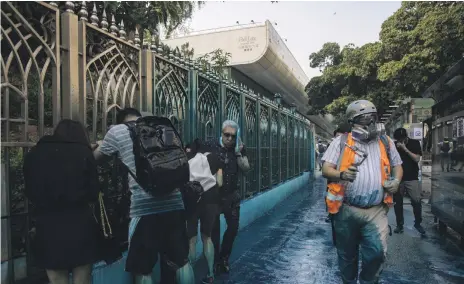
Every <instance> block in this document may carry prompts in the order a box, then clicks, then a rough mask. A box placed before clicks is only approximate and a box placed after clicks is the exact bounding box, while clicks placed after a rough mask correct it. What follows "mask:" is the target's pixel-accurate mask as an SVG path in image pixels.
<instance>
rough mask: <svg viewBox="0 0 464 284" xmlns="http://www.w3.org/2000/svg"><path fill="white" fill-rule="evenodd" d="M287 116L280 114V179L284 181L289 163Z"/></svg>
mask: <svg viewBox="0 0 464 284" xmlns="http://www.w3.org/2000/svg"><path fill="white" fill-rule="evenodd" d="M287 138H288V137H287V116H286V115H285V114H281V115H280V165H281V166H280V172H281V174H280V181H284V180H286V179H287V176H288V163H287V154H288V151H287V147H288V139H287Z"/></svg>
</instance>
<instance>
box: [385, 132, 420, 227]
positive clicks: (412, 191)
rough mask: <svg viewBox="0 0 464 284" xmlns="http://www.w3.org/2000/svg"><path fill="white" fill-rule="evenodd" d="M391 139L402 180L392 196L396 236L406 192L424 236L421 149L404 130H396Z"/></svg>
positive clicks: (402, 219) (400, 222)
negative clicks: (396, 154)
mask: <svg viewBox="0 0 464 284" xmlns="http://www.w3.org/2000/svg"><path fill="white" fill-rule="evenodd" d="M393 138H394V139H395V140H396V148H397V149H398V152H399V154H400V156H401V160H402V161H403V169H404V174H403V179H402V181H401V184H400V190H399V191H398V192H397V193H395V194H394V195H393V200H394V202H395V215H396V229H395V230H394V232H395V233H396V234H399V233H402V232H403V225H404V216H403V194H404V191H407V193H408V195H409V197H410V198H411V205H412V208H413V211H414V218H415V224H414V228H416V230H417V231H419V233H421V234H422V235H424V234H425V230H424V228H423V227H422V226H421V222H422V203H421V187H420V183H419V161H420V158H421V156H422V149H421V146H420V143H419V141H417V140H414V139H409V138H408V133H407V131H406V129H404V128H398V129H396V130H395V132H394V133H393Z"/></svg>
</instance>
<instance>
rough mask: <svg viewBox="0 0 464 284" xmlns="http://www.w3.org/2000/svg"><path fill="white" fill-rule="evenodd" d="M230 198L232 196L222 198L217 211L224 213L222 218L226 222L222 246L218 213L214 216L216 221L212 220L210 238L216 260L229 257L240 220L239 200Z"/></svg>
mask: <svg viewBox="0 0 464 284" xmlns="http://www.w3.org/2000/svg"><path fill="white" fill-rule="evenodd" d="M231 199H232V198H226V199H222V200H221V204H220V208H219V212H220V213H223V214H224V218H225V219H226V224H227V229H226V231H225V233H224V237H223V239H222V246H221V245H220V243H221V242H220V240H221V239H220V237H221V222H220V219H219V216H220V215H217V217H216V221H215V222H214V226H213V231H212V234H211V240H212V241H213V244H214V251H215V252H214V256H215V258H216V262H217V261H218V260H219V259H226V260H228V259H229V256H230V254H231V252H232V247H233V245H234V241H235V238H236V237H237V233H238V227H239V222H240V200H233V199H232V200H231Z"/></svg>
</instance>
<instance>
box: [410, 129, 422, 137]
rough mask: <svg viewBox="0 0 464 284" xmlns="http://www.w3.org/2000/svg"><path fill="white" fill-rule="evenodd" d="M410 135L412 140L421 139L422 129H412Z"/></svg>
mask: <svg viewBox="0 0 464 284" xmlns="http://www.w3.org/2000/svg"><path fill="white" fill-rule="evenodd" d="M411 134H412V135H411V136H412V138H413V139H422V128H413V129H412V131H411Z"/></svg>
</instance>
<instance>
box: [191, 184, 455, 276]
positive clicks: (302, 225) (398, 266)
mask: <svg viewBox="0 0 464 284" xmlns="http://www.w3.org/2000/svg"><path fill="white" fill-rule="evenodd" d="M325 186H326V184H325V180H324V179H323V178H322V177H320V176H318V177H317V178H316V179H315V181H314V182H313V183H312V184H311V185H308V188H307V189H304V190H301V191H299V192H297V193H295V194H294V195H292V196H291V197H289V198H288V199H287V200H285V201H284V202H283V203H281V204H279V205H278V206H277V207H276V208H274V209H273V210H272V211H271V212H269V213H268V214H267V215H266V216H264V217H262V218H260V219H259V220H257V221H256V222H255V223H253V224H251V225H250V226H248V227H247V228H245V229H244V230H242V231H240V232H239V236H238V237H237V240H236V243H235V247H234V251H233V253H232V256H231V272H230V274H229V275H222V276H221V277H219V278H218V279H216V282H215V283H237V284H239V283H240V284H257V283H263V284H273V283H275V284H287V283H288V284H313V283H314V284H316V283H318V284H319V283H321V284H330V283H341V280H340V277H339V273H338V267H337V257H336V249H335V247H334V246H333V245H332V234H331V226H330V224H329V223H326V222H325V221H324V219H325V217H326V211H325V205H324V200H323V198H324V194H325ZM404 206H405V232H404V234H401V235H396V234H393V236H391V237H389V240H388V260H387V264H386V266H385V269H384V271H383V273H382V277H381V281H380V283H383V284H386V283H392V284H393V283H394V284H413V283H418V284H419V283H420V284H429V283H430V284H432V283H433V284H435V283H437V284H438V283H439V284H446V283H464V254H463V252H462V251H461V250H460V249H459V247H458V246H457V245H455V244H454V243H453V242H451V241H450V240H449V238H444V237H441V236H440V235H439V234H438V231H437V229H436V225H435V224H434V223H433V216H432V215H431V213H430V207H429V206H428V205H425V204H424V206H423V211H424V213H423V218H424V221H423V226H424V227H425V229H426V231H427V237H426V238H422V237H421V236H420V235H419V234H418V233H417V232H416V231H415V229H414V227H413V224H414V217H413V214H412V208H411V206H410V203H409V200H405V205H404ZM389 221H390V225H392V229H394V228H395V226H394V225H395V215H394V212H393V209H392V210H390V212H389ZM195 272H196V274H197V279H198V280H199V279H201V276H204V275H205V273H206V267H205V263H204V260H200V261H199V262H198V263H197V265H196V267H195Z"/></svg>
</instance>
